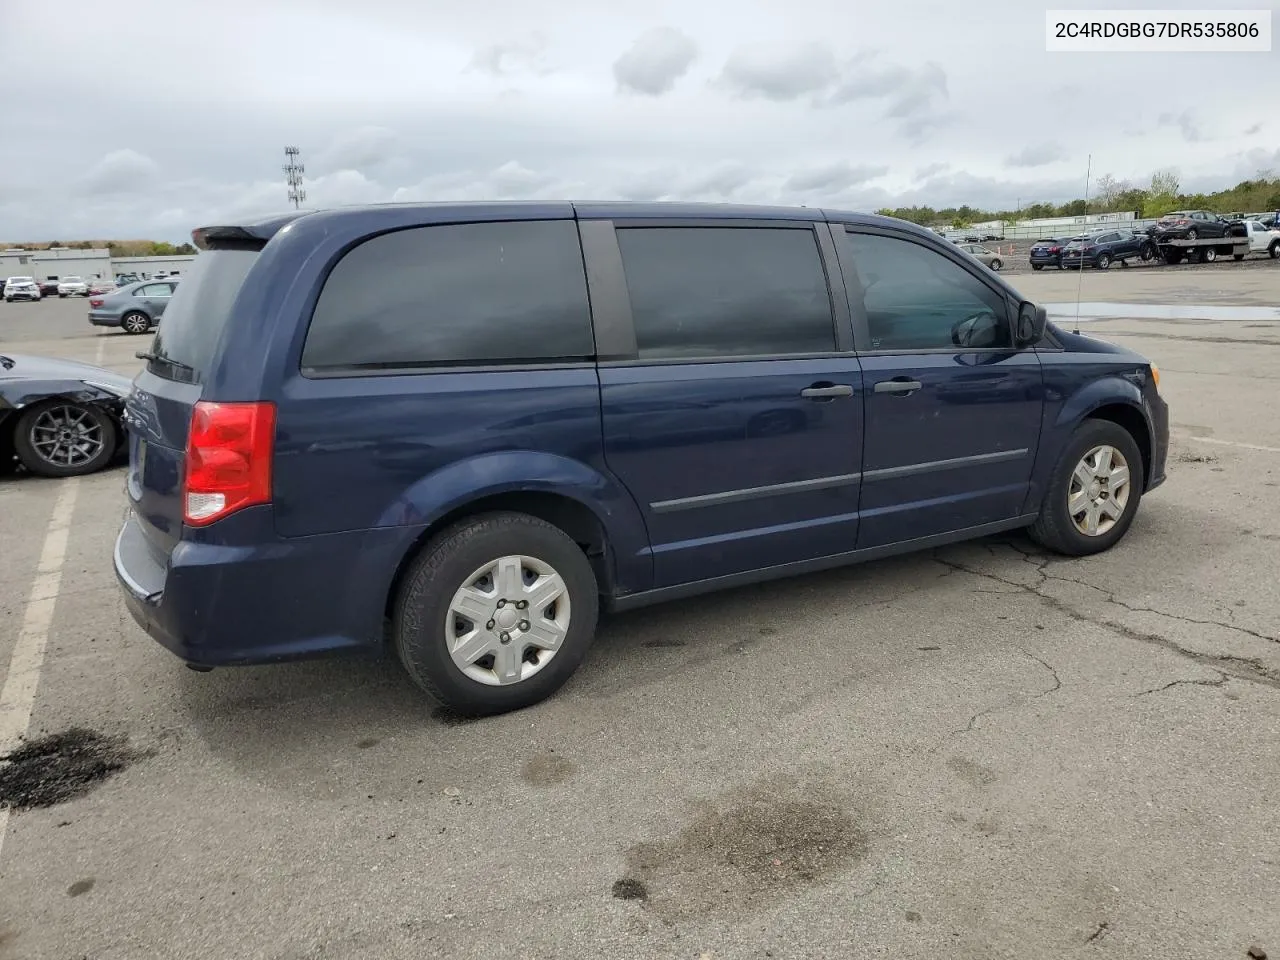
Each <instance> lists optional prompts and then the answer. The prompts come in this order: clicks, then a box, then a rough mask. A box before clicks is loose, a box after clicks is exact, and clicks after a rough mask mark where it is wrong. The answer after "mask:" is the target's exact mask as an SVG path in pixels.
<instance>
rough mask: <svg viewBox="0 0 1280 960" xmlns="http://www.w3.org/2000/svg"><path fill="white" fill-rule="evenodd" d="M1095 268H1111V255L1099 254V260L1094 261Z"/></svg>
mask: <svg viewBox="0 0 1280 960" xmlns="http://www.w3.org/2000/svg"><path fill="white" fill-rule="evenodd" d="M1094 266H1096V267H1097V268H1098V269H1099V270H1106V269H1107V268H1108V267H1110V266H1111V254H1109V253H1100V254H1098V259H1097V260H1096V261H1094Z"/></svg>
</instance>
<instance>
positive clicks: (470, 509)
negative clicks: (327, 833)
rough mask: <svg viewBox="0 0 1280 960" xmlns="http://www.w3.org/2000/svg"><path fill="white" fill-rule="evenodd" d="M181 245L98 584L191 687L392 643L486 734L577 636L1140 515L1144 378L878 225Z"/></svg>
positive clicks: (1078, 535) (550, 213)
mask: <svg viewBox="0 0 1280 960" xmlns="http://www.w3.org/2000/svg"><path fill="white" fill-rule="evenodd" d="M286 227H287V229H285V228H286ZM193 239H194V240H195V242H196V245H197V246H198V247H200V248H201V250H202V252H201V254H200V255H199V257H197V258H196V261H195V264H194V265H193V266H192V267H191V268H190V275H189V276H188V278H187V279H186V280H184V282H183V283H182V285H181V286H180V287H179V289H178V291H177V293H176V294H175V296H174V298H173V302H172V303H171V304H170V305H169V310H168V312H167V313H166V314H165V318H164V321H163V323H162V324H161V326H160V329H159V330H158V331H157V333H156V336H155V340H154V342H153V344H152V345H151V348H150V351H149V352H148V353H147V354H146V355H145V356H144V359H145V360H146V366H145V368H144V369H143V370H142V371H141V372H140V373H139V374H138V376H137V378H136V379H135V381H134V388H133V392H132V393H131V394H130V396H129V399H128V400H127V401H126V409H125V413H124V415H123V419H124V422H125V425H126V430H127V432H128V437H129V439H128V445H129V450H130V467H129V474H128V477H127V479H126V482H125V484H124V487H125V492H126V509H127V513H126V517H125V520H124V523H123V526H122V527H121V530H120V533H119V536H118V538H117V540H116V546H115V550H114V564H115V569H116V573H117V579H118V582H119V586H120V590H121V593H122V594H123V596H124V601H125V604H126V606H127V607H128V609H129V610H130V612H131V614H132V616H133V617H134V618H135V619H136V620H137V621H138V622H139V623H140V624H142V625H143V626H144V627H145V629H146V631H147V633H148V634H149V635H150V636H152V637H153V638H154V639H156V640H157V641H158V642H159V643H161V644H162V645H164V646H165V647H166V648H167V649H169V650H171V651H172V652H173V653H174V654H175V655H177V656H178V657H180V658H182V659H183V660H185V661H186V662H187V663H189V664H192V665H194V666H195V667H197V668H201V669H205V668H210V667H218V666H230V665H233V664H250V663H268V662H273V661H279V660H285V659H297V658H304V657H313V656H321V655H324V654H327V653H335V652H340V651H351V652H354V651H366V652H372V651H376V650H379V649H382V648H383V644H384V642H387V643H388V646H389V647H390V648H391V649H392V650H394V651H395V653H396V654H398V656H399V658H400V661H401V663H402V664H403V665H404V667H405V669H406V671H407V672H408V674H409V675H410V676H411V677H412V678H413V680H414V681H416V682H417V683H418V684H419V685H420V686H421V687H422V688H423V689H424V690H426V691H427V692H428V693H429V694H431V695H432V696H434V697H435V698H436V699H438V700H440V701H442V702H444V703H446V704H448V705H449V706H450V707H452V708H453V709H456V710H458V711H460V712H463V713H470V714H485V713H498V712H502V711H506V710H512V709H517V708H520V707H524V706H528V705H530V704H532V703H535V702H537V701H539V700H542V699H544V698H545V697H547V696H549V695H551V694H552V693H553V692H554V691H555V690H557V689H558V688H559V687H560V686H561V685H562V684H563V683H564V682H565V681H566V680H567V679H568V678H569V677H570V676H571V675H572V674H573V672H574V671H575V670H576V669H577V667H578V665H579V664H581V663H582V661H583V659H584V657H585V655H586V653H587V650H588V647H589V646H590V644H591V642H592V638H593V636H594V634H595V629H596V622H597V615H598V612H599V610H600V608H601V606H604V607H607V608H611V609H614V610H626V609H631V608H635V607H639V606H642V605H645V604H649V603H656V602H659V601H663V600H669V599H674V598H677V597H688V596H693V595H696V594H700V593H705V592H708V591H712V590H719V589H723V588H726V587H731V586H741V585H744V584H752V583H758V582H761V581H766V580H771V579H776V578H779V577H785V576H794V575H798V574H805V573H811V572H813V571H816V570H820V569H824V568H829V567H834V566H839V565H842V564H847V563H852V562H858V561H862V560H869V559H872V558H876V557H882V556H886V555H889V554H894V553H903V552H907V551H911V550H918V549H921V548H932V547H936V546H939V545H941V544H944V543H949V542H953V541H958V540H964V539H968V538H972V537H977V536H984V535H987V534H991V533H995V532H998V531H1003V530H1013V529H1017V528H1023V527H1029V528H1030V530H1031V533H1032V535H1033V536H1034V537H1036V538H1037V540H1038V541H1039V542H1041V543H1043V544H1045V545H1046V546H1047V547H1048V548H1050V549H1052V550H1055V551H1059V552H1062V553H1065V554H1069V555H1085V554H1095V553H1098V552H1100V551H1103V550H1106V549H1108V548H1109V547H1111V546H1112V545H1114V544H1115V543H1117V542H1118V541H1119V540H1120V539H1121V537H1123V536H1124V534H1125V531H1126V530H1127V529H1128V528H1129V525H1130V523H1131V522H1132V520H1133V518H1134V516H1135V514H1136V512H1137V510H1138V506H1139V501H1140V499H1141V498H1142V497H1143V496H1144V495H1145V494H1146V493H1147V492H1149V491H1150V490H1151V489H1153V488H1154V487H1156V486H1158V485H1159V484H1160V483H1161V482H1162V481H1163V480H1164V475H1165V460H1166V452H1167V447H1168V421H1169V416H1168V408H1167V406H1166V405H1165V402H1164V401H1163V400H1162V399H1161V397H1160V394H1159V391H1158V382H1159V376H1158V372H1157V371H1156V369H1155V368H1154V367H1153V366H1152V365H1151V364H1150V363H1149V362H1148V361H1147V360H1145V359H1144V358H1143V357H1141V356H1139V355H1138V354H1136V353H1134V352H1133V351H1131V350H1129V349H1126V348H1123V347H1119V346H1114V345H1112V344H1109V343H1105V342H1103V341H1102V340H1099V339H1095V338H1092V337H1082V336H1075V335H1073V334H1071V333H1068V332H1066V331H1064V330H1061V329H1059V328H1057V327H1054V326H1052V325H1049V324H1048V323H1047V319H1046V314H1045V310H1044V309H1043V308H1040V307H1037V306H1036V305H1035V304H1033V303H1030V302H1028V301H1026V300H1025V299H1024V298H1022V297H1021V296H1020V295H1019V294H1018V293H1017V291H1015V290H1014V289H1013V288H1012V287H1011V286H1009V285H1008V284H1006V283H1004V282H1003V281H1002V280H1001V278H1000V276H999V275H997V274H995V273H992V272H991V271H990V270H988V269H986V268H984V267H983V266H982V265H981V264H979V263H977V262H975V261H974V259H973V258H972V257H971V256H968V255H966V254H965V253H963V252H962V251H960V250H957V249H956V248H955V247H954V246H953V245H952V244H949V243H946V242H944V241H941V240H939V239H938V238H937V237H935V236H934V235H932V234H930V233H928V232H927V231H925V230H923V229H921V228H919V227H916V226H914V225H908V224H905V223H903V222H902V221H900V220H894V219H891V218H886V217H875V216H866V215H861V214H855V213H845V212H841V211H830V210H820V209H815V208H803V207H795V208H777V207H750V206H738V205H727V204H726V205H703V204H675V203H671V204H662V203H644V204H634V203H633V204H627V203H603V204H570V203H557V204H552V203H538V204H509V203H487V204H450V203H440V204H405V205H396V206H374V207H353V208H344V209H339V210H330V211H324V212H317V213H295V214H290V215H286V216H281V217H276V218H273V219H270V220H265V221H257V222H240V223H233V224H225V225H222V226H215V227H209V228H205V229H200V230H197V231H195V234H194V236H193ZM266 315H269V316H270V318H271V319H270V322H267V323H264V322H263V317H264V316H266ZM709 360H714V361H716V362H714V363H710V362H708V361H709ZM815 409H816V410H819V411H821V415H820V416H814V410H815ZM664 414H666V415H665V416H664ZM735 421H736V422H735ZM753 421H754V422H756V423H760V424H767V425H768V426H767V428H762V429H759V430H757V431H756V432H755V433H752V431H751V430H750V427H749V425H750V424H751V423H752V422H753ZM704 427H705V430H703V429H702V428H704ZM726 427H727V428H726ZM711 435H714V437H715V439H708V437H710V436H711ZM690 436H698V438H699V439H698V442H692V443H691V442H689V437H690ZM725 609H728V608H725ZM725 615H726V616H735V615H736V616H740V617H742V619H743V629H748V624H747V618H748V613H747V612H745V611H743V612H740V613H738V614H733V613H727V614H725ZM806 656H807V654H806V653H805V652H803V651H801V652H798V653H797V654H796V655H795V657H793V659H795V658H797V657H798V658H799V659H800V660H803V659H804V657H806ZM815 666H819V665H814V664H810V665H806V664H803V663H800V662H799V661H797V662H794V663H792V664H791V668H792V669H795V670H805V669H812V668H814V667H815Z"/></svg>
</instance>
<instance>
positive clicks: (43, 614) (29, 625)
mask: <svg viewBox="0 0 1280 960" xmlns="http://www.w3.org/2000/svg"><path fill="white" fill-rule="evenodd" d="M62 484H63V486H62V489H61V490H60V491H59V492H58V499H57V500H56V501H54V504H53V514H52V515H51V516H50V517H49V525H48V527H46V528H45V533H44V546H42V547H41V548H40V562H39V565H38V566H37V567H36V576H35V580H33V581H32V583H31V590H30V592H29V593H28V594H27V604H26V607H25V608H24V610H23V613H22V629H21V630H20V631H19V633H18V639H17V642H16V643H14V645H13V655H12V656H11V657H10V658H9V672H8V673H7V674H6V675H5V678H4V689H3V690H0V755H3V754H6V753H9V752H10V751H11V750H13V749H14V748H15V747H17V746H18V743H19V741H20V739H21V738H22V737H23V735H25V734H26V732H27V727H28V725H29V724H30V723H31V710H32V707H34V706H35V701H36V688H37V687H38V686H39V685H40V668H41V667H42V666H43V665H44V651H45V647H46V646H47V645H48V642H49V628H50V626H52V624H53V609H54V605H55V604H56V603H57V602H58V589H59V587H61V585H62V564H63V561H65V560H66V557H67V538H68V536H69V535H70V533H71V517H72V514H74V513H75V509H76V491H77V489H78V488H79V484H80V481H79V480H77V479H75V478H71V479H68V480H63V481H62ZM8 825H9V811H8V809H7V808H6V809H4V810H0V851H3V849H4V837H5V828H6V827H7V826H8Z"/></svg>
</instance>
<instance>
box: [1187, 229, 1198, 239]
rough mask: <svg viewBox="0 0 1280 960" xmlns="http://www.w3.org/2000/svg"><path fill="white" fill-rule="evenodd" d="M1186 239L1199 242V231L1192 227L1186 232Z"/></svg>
mask: <svg viewBox="0 0 1280 960" xmlns="http://www.w3.org/2000/svg"><path fill="white" fill-rule="evenodd" d="M1187 239H1188V240H1199V239H1200V233H1199V231H1197V230H1196V228H1195V227H1192V228H1191V229H1190V230H1188V231H1187Z"/></svg>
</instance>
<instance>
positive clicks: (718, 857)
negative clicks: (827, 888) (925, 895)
mask: <svg viewBox="0 0 1280 960" xmlns="http://www.w3.org/2000/svg"><path fill="white" fill-rule="evenodd" d="M867 849H868V841H867V835H866V833H865V832H864V831H863V830H862V829H861V828H860V827H859V826H858V824H857V823H856V822H855V821H854V819H853V818H852V817H851V816H850V815H849V814H848V813H847V812H846V811H845V810H844V809H843V808H842V807H840V806H838V805H837V804H835V803H829V802H823V801H820V800H815V799H814V798H813V797H812V796H811V795H808V796H801V795H798V794H797V795H789V794H786V793H778V792H774V791H772V790H761V789H757V790H754V791H751V792H747V793H744V794H739V795H735V796H733V797H731V798H729V799H728V800H727V801H726V802H725V803H723V804H715V805H709V806H708V807H707V809H706V810H705V811H704V812H703V813H702V814H701V815H699V816H698V817H697V818H696V819H694V820H693V821H692V822H690V823H689V824H688V825H687V826H685V827H684V829H682V830H681V831H680V832H679V833H678V834H677V835H676V836H674V837H672V838H671V839H669V840H663V841H659V842H656V843H639V844H636V845H635V846H633V847H632V848H631V849H630V850H629V851H628V852H627V867H628V873H627V875H626V876H625V877H624V878H622V879H621V880H619V881H618V882H616V883H615V884H614V888H613V895H614V896H615V897H618V898H620V899H646V900H647V901H648V902H649V904H650V907H651V909H654V910H656V911H658V912H660V913H664V914H670V915H673V916H674V915H690V914H705V913H718V912H725V911H728V912H741V911H744V910H746V911H749V910H751V909H753V908H754V907H756V906H760V905H762V904H764V903H766V902H771V901H773V900H774V899H775V898H777V897H778V896H780V895H783V894H785V893H787V892H788V891H791V890H795V889H797V888H803V887H808V886H814V885H817V884H820V883H823V882H825V881H827V880H830V879H832V878H834V877H835V876H836V875H837V874H840V873H841V872H843V871H844V870H846V869H848V868H849V867H851V866H852V865H854V864H856V863H858V862H859V861H861V860H862V859H863V858H864V857H865V856H866V855H867Z"/></svg>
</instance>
